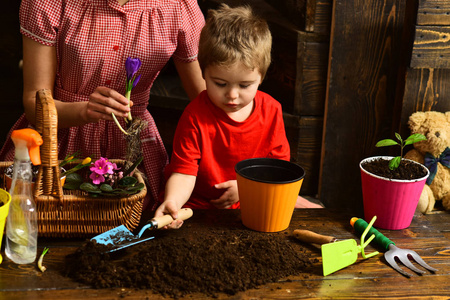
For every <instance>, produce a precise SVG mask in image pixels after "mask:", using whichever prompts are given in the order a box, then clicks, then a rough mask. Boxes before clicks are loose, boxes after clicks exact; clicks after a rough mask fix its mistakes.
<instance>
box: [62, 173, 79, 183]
mask: <svg viewBox="0 0 450 300" xmlns="http://www.w3.org/2000/svg"><path fill="white" fill-rule="evenodd" d="M67 181H69V182H74V181H75V182H83V178H82V177H81V175H80V174H78V173H72V174H68V175H67V176H66V182H67Z"/></svg>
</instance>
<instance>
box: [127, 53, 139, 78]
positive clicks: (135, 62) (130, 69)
mask: <svg viewBox="0 0 450 300" xmlns="http://www.w3.org/2000/svg"><path fill="white" fill-rule="evenodd" d="M141 64H142V63H141V60H140V59H139V58H131V57H128V58H127V61H126V62H125V69H126V71H127V81H128V82H130V81H131V80H132V79H133V76H134V75H136V72H137V71H138V70H139V68H140V67H141Z"/></svg>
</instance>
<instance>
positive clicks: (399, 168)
mask: <svg viewBox="0 0 450 300" xmlns="http://www.w3.org/2000/svg"><path fill="white" fill-rule="evenodd" d="M395 136H396V138H397V140H398V141H395V140H392V139H385V140H381V141H379V142H378V143H377V144H376V146H377V147H384V146H394V145H398V146H400V148H401V151H400V156H396V157H392V156H375V157H369V158H366V159H364V160H362V161H361V162H360V165H359V166H360V170H361V184H362V192H363V201H364V217H365V219H366V220H371V219H372V217H373V216H377V221H376V222H375V224H374V226H375V227H379V228H383V229H392V230H399V229H404V228H407V227H408V226H409V225H410V224H411V221H412V218H413V216H414V212H415V210H416V207H417V203H418V201H419V198H420V194H421V193H422V190H423V187H424V185H425V181H426V179H427V177H428V175H429V171H428V169H427V168H426V167H425V166H423V165H422V164H419V163H417V162H415V161H412V160H408V159H405V158H403V150H404V148H405V146H407V145H411V144H414V143H416V142H419V141H422V140H426V138H425V136H423V135H421V134H413V135H411V136H409V137H408V138H407V139H405V140H403V139H402V138H401V136H400V135H399V134H398V133H396V134H395Z"/></svg>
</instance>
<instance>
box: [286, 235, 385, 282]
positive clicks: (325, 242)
mask: <svg viewBox="0 0 450 300" xmlns="http://www.w3.org/2000/svg"><path fill="white" fill-rule="evenodd" d="M293 234H294V236H295V237H296V238H297V239H299V240H301V241H303V242H307V243H313V244H319V245H321V247H320V248H321V252H322V268H323V276H327V275H329V274H331V273H334V272H336V271H338V270H341V269H343V268H345V267H347V266H349V265H351V264H353V263H355V262H356V260H357V259H358V253H361V254H362V256H363V258H369V257H372V256H374V255H377V254H378V252H373V253H370V254H365V253H364V247H365V246H366V245H368V243H369V242H370V241H371V240H372V239H373V237H371V238H370V239H369V241H368V242H366V243H362V245H361V246H358V245H357V243H356V241H355V240H354V239H347V240H337V239H336V238H335V237H332V236H326V235H321V234H318V233H315V232H312V231H309V230H302V229H296V230H294V232H293Z"/></svg>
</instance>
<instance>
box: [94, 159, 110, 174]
mask: <svg viewBox="0 0 450 300" xmlns="http://www.w3.org/2000/svg"><path fill="white" fill-rule="evenodd" d="M108 164H111V163H110V162H108V160H107V159H106V158H103V157H100V159H98V160H96V161H95V163H94V165H93V166H92V167H91V168H90V170H91V172H92V173H96V174H99V175H104V174H106V173H109V172H108ZM109 174H112V173H109Z"/></svg>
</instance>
